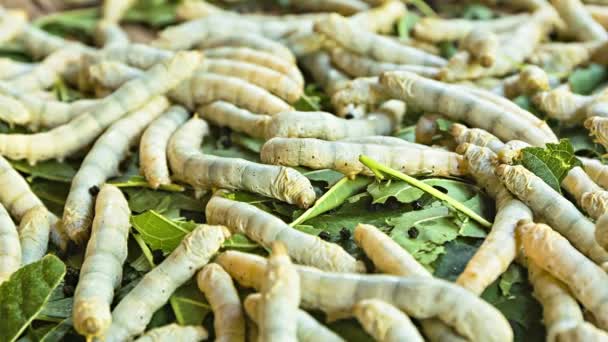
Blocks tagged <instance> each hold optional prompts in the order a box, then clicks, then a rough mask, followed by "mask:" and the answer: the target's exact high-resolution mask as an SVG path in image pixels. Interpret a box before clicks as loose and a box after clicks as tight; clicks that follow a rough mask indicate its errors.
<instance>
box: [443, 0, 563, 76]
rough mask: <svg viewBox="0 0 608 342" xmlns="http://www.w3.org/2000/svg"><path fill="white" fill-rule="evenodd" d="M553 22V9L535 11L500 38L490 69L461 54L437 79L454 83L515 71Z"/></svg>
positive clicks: (554, 18) (463, 53) (554, 19)
mask: <svg viewBox="0 0 608 342" xmlns="http://www.w3.org/2000/svg"><path fill="white" fill-rule="evenodd" d="M555 21H556V14H555V12H554V11H553V9H552V8H550V7H545V8H544V9H541V10H539V11H537V12H536V13H535V14H534V15H533V17H532V18H531V20H529V21H527V22H525V23H524V24H522V25H520V26H519V27H518V28H517V29H515V30H514V31H513V32H511V33H509V34H505V35H503V36H501V37H500V39H499V47H498V48H497V51H496V59H495V61H494V63H493V64H492V66H490V67H489V68H486V67H484V66H482V65H481V64H478V63H475V61H474V60H473V59H472V58H471V55H470V54H469V53H467V52H465V51H463V52H459V53H457V54H456V55H454V56H453V57H452V58H451V59H450V60H449V61H448V63H447V65H446V66H445V67H444V68H443V69H442V70H441V72H440V74H439V79H441V80H443V81H446V82H454V81H458V80H463V79H476V78H480V77H487V76H503V75H506V74H508V73H510V72H512V71H515V70H517V68H518V66H519V64H520V63H522V62H523V61H524V60H525V59H526V58H527V57H528V56H530V55H531V54H532V53H533V52H534V49H535V48H536V46H537V45H538V44H540V42H541V40H542V39H543V38H544V37H545V36H546V35H547V34H548V33H549V31H550V30H551V29H552V27H553V26H554V25H553V24H554V22H555Z"/></svg>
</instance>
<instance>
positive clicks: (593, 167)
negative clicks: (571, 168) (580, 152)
mask: <svg viewBox="0 0 608 342" xmlns="http://www.w3.org/2000/svg"><path fill="white" fill-rule="evenodd" d="M578 159H579V160H580V161H581V162H582V163H583V169H584V170H585V172H586V173H587V174H588V175H589V177H590V178H591V179H592V180H593V181H594V182H595V183H597V184H598V185H599V186H601V187H602V188H604V189H608V166H606V165H605V164H603V163H602V162H600V161H599V160H597V159H591V158H584V157H578Z"/></svg>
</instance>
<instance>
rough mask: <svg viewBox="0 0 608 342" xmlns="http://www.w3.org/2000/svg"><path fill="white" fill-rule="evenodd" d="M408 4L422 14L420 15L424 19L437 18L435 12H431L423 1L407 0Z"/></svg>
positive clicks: (429, 7)
mask: <svg viewBox="0 0 608 342" xmlns="http://www.w3.org/2000/svg"><path fill="white" fill-rule="evenodd" d="M408 3H410V4H412V5H413V6H414V7H416V8H417V9H418V10H419V11H420V13H422V15H424V16H425V17H436V16H437V13H435V11H433V9H432V8H431V6H429V5H428V4H427V3H426V2H424V1H423V0H409V1H408Z"/></svg>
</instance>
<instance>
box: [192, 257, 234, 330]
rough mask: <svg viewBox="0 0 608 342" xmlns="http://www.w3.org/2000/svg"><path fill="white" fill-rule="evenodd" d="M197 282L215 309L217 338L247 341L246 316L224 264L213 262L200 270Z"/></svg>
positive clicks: (214, 321) (214, 323) (214, 322)
mask: <svg viewBox="0 0 608 342" xmlns="http://www.w3.org/2000/svg"><path fill="white" fill-rule="evenodd" d="M196 282H197V284H198V288H199V289H200V290H201V292H202V293H203V294H204V295H205V298H207V301H208V302H209V305H211V309H212V310H213V327H214V331H215V340H216V341H218V342H232V341H245V335H246V334H245V316H244V314H243V310H242V308H241V300H240V298H239V294H238V293H237V291H236V288H235V287H234V284H233V283H232V278H230V275H228V273H226V271H224V269H223V268H222V266H220V265H218V264H215V263H211V264H208V265H205V266H204V267H203V269H202V270H201V271H200V272H198V275H197V277H196Z"/></svg>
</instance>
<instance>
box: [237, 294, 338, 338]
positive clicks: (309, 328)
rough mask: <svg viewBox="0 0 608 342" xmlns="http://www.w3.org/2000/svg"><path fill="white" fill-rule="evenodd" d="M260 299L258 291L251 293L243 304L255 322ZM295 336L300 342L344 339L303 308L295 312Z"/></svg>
mask: <svg viewBox="0 0 608 342" xmlns="http://www.w3.org/2000/svg"><path fill="white" fill-rule="evenodd" d="M260 300H261V295H260V294H259V293H256V294H251V295H249V296H247V298H245V301H244V302H243V306H244V307H245V311H246V312H247V315H248V316H249V317H250V318H251V319H252V320H253V321H255V322H257V321H258V317H259V315H258V313H259V310H258V307H259V305H260V304H259V303H260ZM296 323H297V337H298V341H301V342H318V341H327V342H343V341H344V340H343V339H342V338H341V337H340V336H338V335H336V333H334V332H333V331H331V330H330V329H329V328H327V327H325V326H324V325H323V324H320V323H319V322H317V320H316V319H314V318H313V317H312V316H311V315H310V314H308V313H307V312H306V311H304V310H300V309H298V310H297V312H296Z"/></svg>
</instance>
